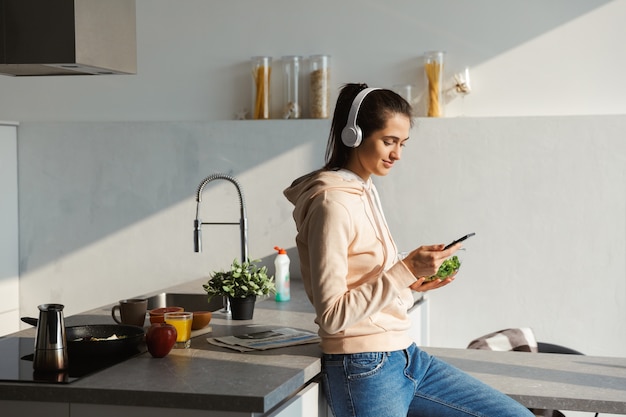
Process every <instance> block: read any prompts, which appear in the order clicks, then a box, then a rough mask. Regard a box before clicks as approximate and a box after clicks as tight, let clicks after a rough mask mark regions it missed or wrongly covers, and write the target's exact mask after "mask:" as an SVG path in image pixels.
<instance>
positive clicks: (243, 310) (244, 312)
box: [228, 295, 256, 320]
mask: <svg viewBox="0 0 626 417" xmlns="http://www.w3.org/2000/svg"><path fill="white" fill-rule="evenodd" d="M228 298H229V299H230V311H231V315H232V318H233V320H251V319H252V316H253V315H254V303H255V302H256V295H250V296H248V297H246V298H231V297H228Z"/></svg>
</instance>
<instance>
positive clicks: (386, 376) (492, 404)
mask: <svg viewBox="0 0 626 417" xmlns="http://www.w3.org/2000/svg"><path fill="white" fill-rule="evenodd" d="M322 375H323V386H324V391H325V394H326V399H327V400H328V403H329V404H330V407H331V409H332V410H333V413H334V414H335V417H405V416H419V417H466V416H476V417H522V416H524V417H532V416H533V414H532V413H531V412H530V411H529V410H528V409H527V408H526V407H524V406H522V405H521V404H520V403H518V402H516V401H514V400H513V399H512V398H510V397H508V396H506V395H505V394H503V393H501V392H499V391H496V390H495V389H493V388H491V387H489V386H488V385H486V384H484V383H482V382H480V381H479V380H477V379H476V378H474V377H472V376H470V375H468V374H466V373H464V372H462V371H460V370H458V369H457V368H455V367H453V366H451V365H448V364H447V363H445V362H443V361H441V360H439V359H437V358H435V357H433V356H431V355H429V354H428V353H426V352H424V351H422V350H420V349H419V348H418V347H417V346H415V345H414V344H413V345H411V346H410V347H409V348H407V349H405V350H400V351H395V352H368V353H355V354H345V355H343V354H339V355H330V354H325V355H324V356H323V358H322Z"/></svg>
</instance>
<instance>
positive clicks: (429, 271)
mask: <svg viewBox="0 0 626 417" xmlns="http://www.w3.org/2000/svg"><path fill="white" fill-rule="evenodd" d="M444 247H445V245H443V244H439V245H429V246H420V247H419V248H417V249H415V250H414V251H412V252H411V253H409V254H408V255H407V256H406V257H405V258H404V259H403V260H402V262H404V264H405V265H406V266H407V268H409V270H410V271H411V272H412V273H413V275H414V276H416V277H418V280H417V282H415V283H413V284H412V285H411V286H410V288H411V289H412V290H413V291H429V290H434V289H437V288H440V287H443V286H445V285H448V284H449V283H451V282H452V281H453V280H454V276H450V277H448V278H446V279H444V280H438V279H435V280H433V281H428V282H426V277H430V276H433V275H435V274H436V273H437V271H438V270H439V267H440V266H441V264H442V263H443V261H445V260H446V259H447V258H449V257H450V256H451V255H452V254H453V253H454V252H456V251H457V250H458V249H459V248H460V247H461V244H460V243H457V244H456V245H454V246H451V247H450V248H448V249H446V250H443V248H444Z"/></svg>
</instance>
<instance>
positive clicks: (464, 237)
mask: <svg viewBox="0 0 626 417" xmlns="http://www.w3.org/2000/svg"><path fill="white" fill-rule="evenodd" d="M475 234H476V233H468V234H466V235H465V236H463V237H460V238H458V239H457V240H455V241H453V242H451V243H448V244H447V245H446V246H445V247H444V248H443V250H446V249H448V248H449V247H451V246H454V245H456V244H457V243H459V242H463V241H464V240H465V239H467V238H470V237H472V236H474V235H475Z"/></svg>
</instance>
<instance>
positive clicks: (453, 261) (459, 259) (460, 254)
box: [426, 248, 465, 282]
mask: <svg viewBox="0 0 626 417" xmlns="http://www.w3.org/2000/svg"><path fill="white" fill-rule="evenodd" d="M464 257H465V248H461V249H459V250H457V251H456V252H454V254H452V256H450V257H449V258H448V259H446V260H445V261H443V263H442V264H441V266H440V267H439V270H438V271H437V274H435V275H433V276H431V277H428V278H426V281H427V282H428V281H434V280H436V279H438V280H440V281H443V280H444V279H446V278H448V277H449V276H452V275H454V274H456V273H457V272H459V269H461V264H462V263H463V258H464Z"/></svg>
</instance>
